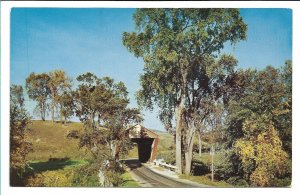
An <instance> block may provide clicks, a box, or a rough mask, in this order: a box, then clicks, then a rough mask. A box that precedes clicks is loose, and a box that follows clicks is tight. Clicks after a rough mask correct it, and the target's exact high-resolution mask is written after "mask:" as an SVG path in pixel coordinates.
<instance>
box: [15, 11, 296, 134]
mask: <svg viewBox="0 0 300 195" xmlns="http://www.w3.org/2000/svg"><path fill="white" fill-rule="evenodd" d="M134 11H135V10H134V9H95V8H93V9H64V8H34V9H30V8H14V9H13V10H12V12H11V64H10V69H11V73H10V79H11V83H12V84H21V85H23V86H24V85H25V79H26V77H27V76H28V75H29V74H30V73H31V72H36V73H41V72H49V71H52V70H55V69H62V70H64V71H65V72H66V73H67V74H68V75H69V76H70V77H72V78H73V80H74V81H75V79H76V77H77V76H78V75H80V74H82V73H85V72H93V73H94V74H96V75H97V76H99V77H103V76H110V77H112V78H114V79H115V80H116V81H123V82H125V84H126V86H127V88H128V91H129V96H130V100H131V106H132V107H135V106H137V104H136V100H135V97H134V94H135V92H136V91H137V90H138V89H139V75H141V74H142V73H143V61H142V60H141V59H137V58H135V57H134V56H133V55H132V54H131V53H129V52H128V51H127V50H126V48H125V47H124V46H123V45H122V33H123V32H125V31H133V30H134V23H133V21H132V14H133V13H134ZM241 15H242V17H243V19H244V21H245V23H247V24H248V33H247V34H248V38H247V40H246V41H243V42H239V43H238V44H237V45H236V46H235V47H231V46H230V45H228V44H227V45H226V47H225V49H224V51H223V52H226V53H231V54H233V55H234V56H236V58H237V59H238V60H239V67H240V68H250V67H252V68H257V69H263V68H264V67H266V66H267V65H273V66H276V67H279V66H281V65H283V64H284V62H285V60H287V59H292V11H291V10H289V9H241ZM75 84H76V83H75ZM27 100H28V98H27ZM26 106H27V109H28V110H29V112H30V113H31V114H33V108H34V106H35V103H34V102H32V101H29V100H28V101H26ZM143 113H144V118H145V121H144V125H145V126H146V127H149V128H154V129H158V130H163V126H162V124H161V123H160V121H159V119H158V118H157V113H156V111H155V110H154V112H153V113H151V112H149V111H144V112H143Z"/></svg>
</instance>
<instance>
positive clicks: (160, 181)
mask: <svg viewBox="0 0 300 195" xmlns="http://www.w3.org/2000/svg"><path fill="white" fill-rule="evenodd" d="M125 163H126V164H127V166H128V167H129V168H130V170H131V172H132V173H133V175H134V176H135V177H137V179H138V180H139V181H141V183H142V184H144V185H145V187H165V188H168V187H175V188H188V187H195V186H192V185H190V184H186V183H182V182H179V181H175V180H172V179H169V178H166V177H163V176H161V175H159V174H156V173H155V172H153V171H151V170H149V169H148V168H146V167H144V166H143V165H142V164H141V163H140V162H139V161H138V160H135V159H134V160H125Z"/></svg>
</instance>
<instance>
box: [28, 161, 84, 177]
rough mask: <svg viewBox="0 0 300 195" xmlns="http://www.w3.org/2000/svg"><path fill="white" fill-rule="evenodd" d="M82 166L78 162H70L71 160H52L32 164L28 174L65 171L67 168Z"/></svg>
mask: <svg viewBox="0 0 300 195" xmlns="http://www.w3.org/2000/svg"><path fill="white" fill-rule="evenodd" d="M78 164H80V163H79V162H78V161H74V160H70V159H69V158H50V159H49V160H48V161H46V162H30V163H29V167H30V168H29V170H28V172H34V173H41V172H44V171H53V170H58V169H63V168H65V167H67V166H74V165H78Z"/></svg>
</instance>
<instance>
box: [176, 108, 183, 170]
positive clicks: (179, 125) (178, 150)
mask: <svg viewBox="0 0 300 195" xmlns="http://www.w3.org/2000/svg"><path fill="white" fill-rule="evenodd" d="M181 115H182V108H181V107H180V106H178V107H177V108H176V166H177V172H178V173H179V174H182V148H181V144H182V141H181V136H182V134H181V131H182V117H181Z"/></svg>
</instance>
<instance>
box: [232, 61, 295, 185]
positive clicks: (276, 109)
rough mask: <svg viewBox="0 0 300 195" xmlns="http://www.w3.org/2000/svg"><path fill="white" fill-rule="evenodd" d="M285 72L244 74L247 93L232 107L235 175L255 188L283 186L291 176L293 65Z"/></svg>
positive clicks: (236, 98)
mask: <svg viewBox="0 0 300 195" xmlns="http://www.w3.org/2000/svg"><path fill="white" fill-rule="evenodd" d="M282 70H283V71H280V69H276V68H273V67H271V66H268V67H267V68H266V69H264V70H261V71H256V70H248V71H245V73H246V75H247V76H245V82H246V83H247V84H245V85H244V89H243V90H244V91H243V93H239V94H236V95H235V96H233V97H232V100H231V101H230V103H229V109H228V117H227V122H228V124H229V126H228V131H227V139H228V143H227V144H228V147H229V148H230V147H231V146H234V147H233V148H234V151H233V154H231V163H232V167H233V172H234V174H236V173H238V175H237V176H238V177H241V178H243V179H245V180H246V181H247V182H249V183H250V184H252V185H255V186H278V185H283V184H279V183H276V182H278V181H279V180H281V179H283V180H285V181H288V180H286V179H288V178H289V177H290V176H291V175H290V171H291V170H290V168H291V167H290V166H289V163H290V159H291V150H290V149H291V117H292V116H291V111H292V110H291V109H292V108H291V62H290V61H288V62H287V63H286V65H285V67H284V68H283V69H282ZM284 185H289V184H288V183H286V182H285V184H284Z"/></svg>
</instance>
